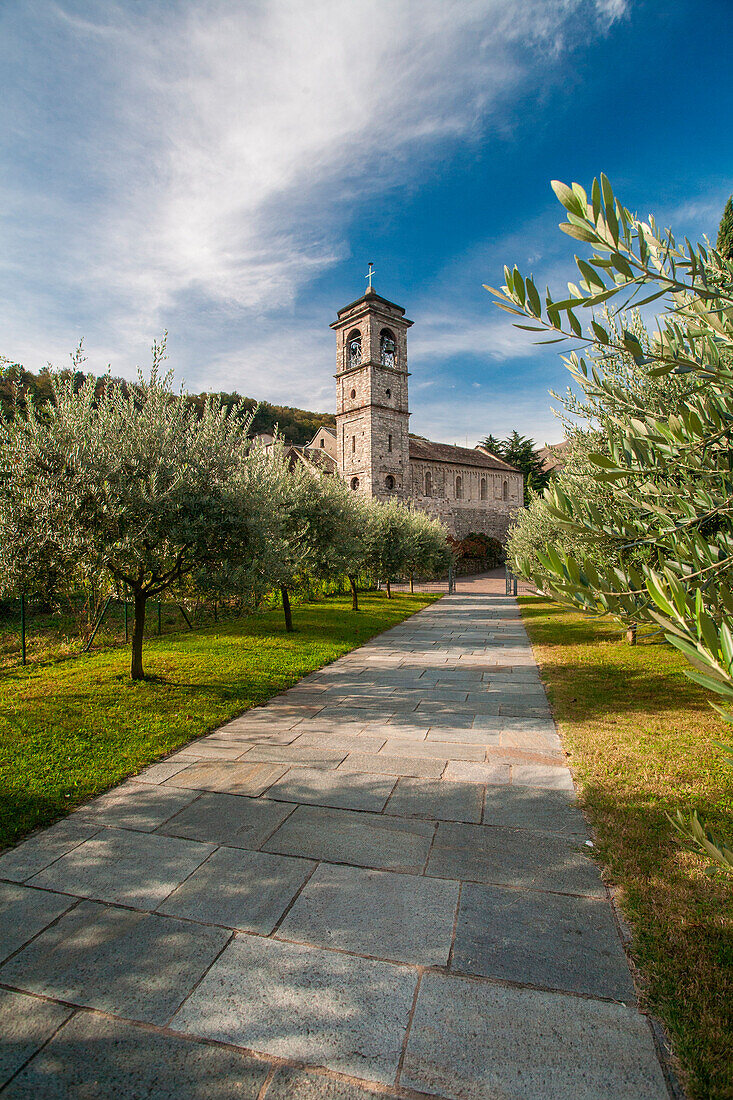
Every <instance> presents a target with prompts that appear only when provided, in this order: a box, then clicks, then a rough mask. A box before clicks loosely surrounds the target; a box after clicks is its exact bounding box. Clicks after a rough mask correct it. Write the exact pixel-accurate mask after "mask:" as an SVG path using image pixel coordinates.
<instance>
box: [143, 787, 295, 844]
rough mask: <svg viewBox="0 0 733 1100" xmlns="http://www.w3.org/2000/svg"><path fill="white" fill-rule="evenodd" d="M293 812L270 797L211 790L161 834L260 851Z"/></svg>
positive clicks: (291, 807)
mask: <svg viewBox="0 0 733 1100" xmlns="http://www.w3.org/2000/svg"><path fill="white" fill-rule="evenodd" d="M268 795H269V792H268ZM293 809H294V807H293V806H283V805H282V804H281V803H280V802H272V801H270V800H269V797H268V798H267V799H264V798H248V797H247V796H246V795H237V794H213V793H210V792H208V791H207V792H206V793H204V794H202V795H201V797H200V798H197V799H196V801H195V802H192V803H191V804H190V805H189V806H186V808H185V809H183V810H181V812H180V813H179V814H176V816H175V817H172V818H171V819H170V821H166V823H165V825H161V827H160V829H159V830H158V831H159V832H161V833H165V834H166V835H167V836H177V837H182V838H184V839H187V840H202V841H207V842H209V843H211V844H226V845H228V846H229V847H230V848H259V847H260V846H261V845H262V844H264V843H265V841H266V840H267V839H268V837H270V836H272V834H273V833H274V832H275V829H277V828H278V826H280V825H282V823H283V821H285V819H286V818H287V817H288V815H289V814H290V813H292V811H293Z"/></svg>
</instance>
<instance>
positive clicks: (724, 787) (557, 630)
mask: <svg viewBox="0 0 733 1100" xmlns="http://www.w3.org/2000/svg"><path fill="white" fill-rule="evenodd" d="M519 602H520V605H521V609H522V617H523V619H524V622H525V625H526V627H527V629H528V631H529V635H530V638H531V640H532V643H533V646H534V650H535V656H536V657H537V660H538V661H539V664H540V670H541V674H542V678H543V680H544V681H545V684H546V685H547V688H548V694H549V697H550V701H551V703H552V707H553V710H554V713H555V717H556V719H557V721H558V722H559V724H560V726H561V729H562V732H563V739H564V742H565V747H566V749H567V750H568V751H569V752H570V757H571V764H572V767H573V771H574V773H575V777H576V779H578V780H580V783H581V792H582V793H581V801H582V804H583V806H584V808H585V810H586V812H587V814H588V816H589V819H590V821H591V822H592V824H593V826H594V829H595V834H596V836H595V838H596V845H597V857H598V859H599V861H600V863H601V865H602V867H603V870H604V877H605V878H606V881H607V882H608V883H609V884H610V885H612V886H614V887H615V888H616V897H617V899H618V901H619V904H620V906H621V909H622V911H623V913H624V915H625V917H626V919H627V920H628V922H629V924H630V925H631V928H632V931H633V943H632V956H633V959H634V962H635V964H636V966H637V968H638V977H639V978H640V984H641V987H642V995H643V998H644V1000H645V1003H646V1006H647V1007H648V1008H649V1009H650V1010H651V1011H652V1012H654V1013H655V1014H656V1015H657V1016H659V1017H660V1018H661V1019H662V1020H663V1021H664V1023H665V1025H666V1027H667V1029H668V1031H669V1034H670V1036H671V1037H672V1041H673V1044H674V1050H675V1056H676V1058H677V1060H678V1062H679V1066H680V1070H681V1076H682V1079H683V1081H684V1084H685V1086H686V1088H687V1090H688V1094H689V1096H690V1097H691V1098H694V1100H703V1098H704V1100H731V1098H732V1097H733V1018H732V1016H733V877H731V876H730V875H727V874H726V873H725V872H724V871H722V870H720V871H717V870H716V871H713V872H712V874H710V875H708V874H707V873H706V868H707V867H708V866H709V860H707V859H705V858H704V857H702V856H698V855H696V854H695V853H692V852H688V851H685V850H683V849H682V848H681V847H680V846H679V845H678V844H677V843H676V842H675V841H674V840H673V838H672V831H671V828H670V825H669V823H668V821H667V819H666V816H665V814H666V813H671V812H672V811H674V810H676V809H678V808H679V809H682V810H683V811H685V812H687V811H689V810H691V809H697V810H698V811H699V812H700V816H701V818H703V819H704V820H705V821H706V822H707V823H708V825H709V827H710V828H712V830H713V831H714V832H716V833H718V835H720V836H721V837H727V838H728V843H729V844H730V841H731V840H732V839H733V781H732V778H733V777H732V776H731V771H730V768H728V767H726V765H725V764H724V763H723V753H722V751H721V750H720V749H719V748H718V744H717V743H719V742H721V741H724V742H730V741H731V740H733V738H732V737H731V732H730V727H728V726H726V724H725V723H724V722H723V721H722V720H721V719H720V717H719V716H718V715H717V714H716V713H715V712H714V711H713V710H712V709H711V708H710V706H709V704H708V702H707V695H706V693H705V692H704V691H703V690H702V689H701V688H699V687H698V686H697V685H696V684H694V683H692V681H691V680H689V679H687V677H686V676H685V675H684V672H685V669H686V668H687V667H689V666H688V665H687V663H686V661H685V660H684V658H683V657H682V656H681V655H680V654H679V653H677V652H676V651H675V650H673V649H672V648H671V647H669V646H667V645H665V644H663V643H662V644H651V643H646V644H644V645H639V646H636V647H631V646H628V645H626V644H624V642H623V641H622V640H620V630H619V628H618V626H617V625H616V624H614V623H611V622H609V621H605V620H604V621H597V620H594V619H590V618H586V617H585V616H581V615H577V614H574V613H572V612H570V611H567V610H565V609H564V608H561V607H558V606H557V605H556V604H551V603H549V602H547V601H545V600H542V599H539V598H532V597H524V598H522V599H520V601H519Z"/></svg>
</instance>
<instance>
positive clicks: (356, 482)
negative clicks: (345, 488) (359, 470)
mask: <svg viewBox="0 0 733 1100" xmlns="http://www.w3.org/2000/svg"><path fill="white" fill-rule="evenodd" d="M351 488H352V489H353V490H354V492H356V490H357V489H358V488H359V478H358V477H352V479H351Z"/></svg>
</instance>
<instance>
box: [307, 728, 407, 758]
mask: <svg viewBox="0 0 733 1100" xmlns="http://www.w3.org/2000/svg"><path fill="white" fill-rule="evenodd" d="M385 742H386V736H384V737H382V736H379V735H377V736H374V735H370V734H367V733H364V734H362V733H359V734H352V735H351V736H346V737H343V736H339V735H338V734H333V733H303V734H301V735H300V736H299V737H298V739H297V741H295V742H294V744H295V745H297V747H298V748H299V749H334V750H341V749H343V751H344V754H346V753H349V752H379V750H380V749H381V748H382V745H384V744H385Z"/></svg>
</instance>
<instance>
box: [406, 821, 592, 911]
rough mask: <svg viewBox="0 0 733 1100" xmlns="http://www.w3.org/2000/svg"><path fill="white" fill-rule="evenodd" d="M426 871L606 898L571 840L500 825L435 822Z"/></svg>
mask: <svg viewBox="0 0 733 1100" xmlns="http://www.w3.org/2000/svg"><path fill="white" fill-rule="evenodd" d="M425 873H426V874H428V875H435V876H436V877H438V878H452V879H460V880H464V881H468V882H492V883H495V884H497V885H500V886H517V887H525V888H528V889H534V890H552V891H556V892H557V893H568V894H583V895H587V896H588V897H605V891H604V889H603V883H602V882H601V878H600V875H599V874H598V871H597V869H596V867H595V865H594V864H593V863H592V862H591V860H590V859H589V858H588V856H587V855H586V854H585V852H584V851H583V850H582V849H580V848H579V847H578V846H577V845H576V844H575V843H574V842H573V841H572V840H571V839H565V838H563V837H557V836H550V835H549V834H540V833H536V834H533V836H532V838H531V841H529V842H528V838H527V834H526V833H525V832H523V831H521V830H519V829H505V828H503V827H501V826H495V827H494V826H492V827H487V826H485V825H459V824H456V823H454V822H451V821H441V822H439V823H438V828H437V832H436V835H435V841H434V843H433V847H432V849H431V852H430V858H429V860H428V865H427V869H426V872H425Z"/></svg>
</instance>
